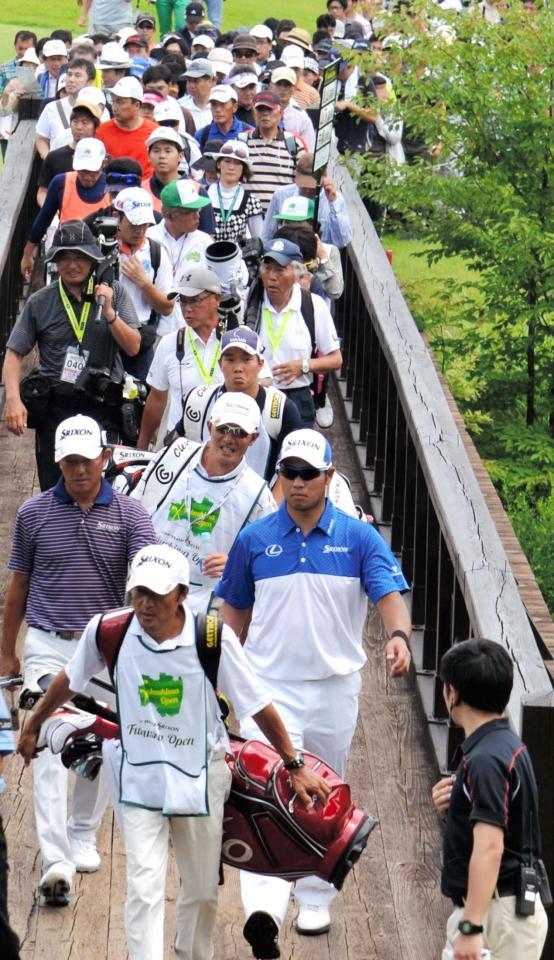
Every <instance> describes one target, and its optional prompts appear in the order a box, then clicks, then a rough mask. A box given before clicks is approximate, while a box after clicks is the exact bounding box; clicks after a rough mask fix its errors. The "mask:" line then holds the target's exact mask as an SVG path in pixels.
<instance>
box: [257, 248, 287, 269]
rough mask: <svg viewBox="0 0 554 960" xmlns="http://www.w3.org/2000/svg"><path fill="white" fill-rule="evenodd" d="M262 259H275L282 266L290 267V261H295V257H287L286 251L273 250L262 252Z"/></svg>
mask: <svg viewBox="0 0 554 960" xmlns="http://www.w3.org/2000/svg"><path fill="white" fill-rule="evenodd" d="M262 260H275V263H278V264H279V265H280V266H281V267H288V265H289V263H293V262H294V257H287V255H286V254H285V253H274V252H273V250H271V251H270V252H269V253H264V254H262Z"/></svg>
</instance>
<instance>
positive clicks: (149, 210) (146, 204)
mask: <svg viewBox="0 0 554 960" xmlns="http://www.w3.org/2000/svg"><path fill="white" fill-rule="evenodd" d="M113 205H114V207H115V209H116V210H119V212H120V213H124V214H125V216H126V217H127V220H128V221H129V223H132V224H133V226H134V227H139V226H141V225H143V224H145V223H155V222H156V220H155V218H154V204H153V202H152V196H151V194H150V193H148V190H143V189H142V187H127V188H126V189H125V190H120V191H119V193H118V194H117V197H116V198H115V200H114V202H113Z"/></svg>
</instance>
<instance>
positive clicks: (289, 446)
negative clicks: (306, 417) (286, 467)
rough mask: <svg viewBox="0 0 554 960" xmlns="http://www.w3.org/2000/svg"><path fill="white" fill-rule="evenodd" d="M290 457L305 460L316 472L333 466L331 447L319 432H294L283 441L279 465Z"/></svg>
mask: <svg viewBox="0 0 554 960" xmlns="http://www.w3.org/2000/svg"><path fill="white" fill-rule="evenodd" d="M289 457H291V458H292V457H294V458H295V459H297V460H303V461H304V463H309V465H310V466H311V467H315V469H316V470H327V469H328V467H330V466H331V465H332V462H333V454H332V451H331V445H330V443H329V441H328V440H326V439H325V437H324V436H323V434H321V433H318V432H317V430H308V429H304V430H293V431H292V433H289V434H288V436H286V437H285V439H284V440H283V445H282V447H281V454H280V456H279V460H278V464H281V463H282V462H283V460H287V459H288V458H289Z"/></svg>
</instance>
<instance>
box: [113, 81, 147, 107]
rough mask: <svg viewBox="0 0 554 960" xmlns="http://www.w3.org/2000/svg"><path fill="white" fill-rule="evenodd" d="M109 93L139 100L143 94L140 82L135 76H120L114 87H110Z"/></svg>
mask: <svg viewBox="0 0 554 960" xmlns="http://www.w3.org/2000/svg"><path fill="white" fill-rule="evenodd" d="M110 93H111V94H112V95H113V96H115V97H122V98H126V99H129V100H140V102H141V103H142V98H143V96H144V90H143V89H142V83H141V82H140V80H137V78H136V77H122V78H121V80H118V81H117V83H116V85H115V87H112V88H111V90H110Z"/></svg>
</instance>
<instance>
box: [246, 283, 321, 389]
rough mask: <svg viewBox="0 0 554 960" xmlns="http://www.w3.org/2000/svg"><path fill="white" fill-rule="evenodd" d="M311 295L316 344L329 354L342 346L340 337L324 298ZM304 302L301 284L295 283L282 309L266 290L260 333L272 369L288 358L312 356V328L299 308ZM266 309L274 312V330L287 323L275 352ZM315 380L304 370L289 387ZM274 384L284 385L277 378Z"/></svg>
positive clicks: (296, 358) (307, 357)
mask: <svg viewBox="0 0 554 960" xmlns="http://www.w3.org/2000/svg"><path fill="white" fill-rule="evenodd" d="M311 296H312V300H313V304H314V328H315V341H316V346H317V349H318V351H320V352H321V353H322V354H323V355H324V356H326V355H327V354H328V353H333V351H334V350H338V349H339V346H340V343H339V337H338V334H337V331H336V328H335V324H334V323H333V318H332V316H331V314H330V312H329V308H328V307H327V305H326V303H325V301H324V300H323V299H322V298H321V297H318V295H317V294H315V293H312V295H311ZM301 303H302V293H301V289H300V285H299V284H298V283H295V284H294V287H293V288H292V296H291V298H290V300H289V302H288V304H287V305H286V307H284V308H283V309H282V310H279V311H278V310H276V309H275V307H272V306H271V304H270V302H269V300H268V297H267V293H265V292H264V298H263V302H262V316H261V324H260V331H259V333H260V339H261V341H262V343H263V345H264V347H265V352H264V359H265V360H266V361H267V363H268V364H269V366H270V368H271V369H272V370H273V368H274V367H275V366H276V364H278V363H288V361H289V360H300V359H309V358H310V357H311V355H312V342H311V339H310V331H309V330H308V327H307V326H306V323H305V321H304V318H303V316H302V311H301V309H300V308H301ZM267 310H269V312H270V314H271V320H272V323H273V329H274V331H278V330H279V329H280V328H281V325H282V324H285V328H284V331H283V335H282V337H281V340H280V341H279V345H278V347H277V349H276V351H275V352H273V349H272V347H271V343H270V340H269V336H268V331H267V313H266V311H267ZM312 379H313V378H312V374H311V373H307V374H304V373H302V374H300V376H299V377H297V378H296V380H293V382H292V383H287V384H286V389H287V390H292V389H296V388H297V387H308V386H309V385H310V384H311V382H312ZM275 386H276V387H281V388H282V385H281V384H280V383H279V382H278V381H277V380H276V381H275Z"/></svg>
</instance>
